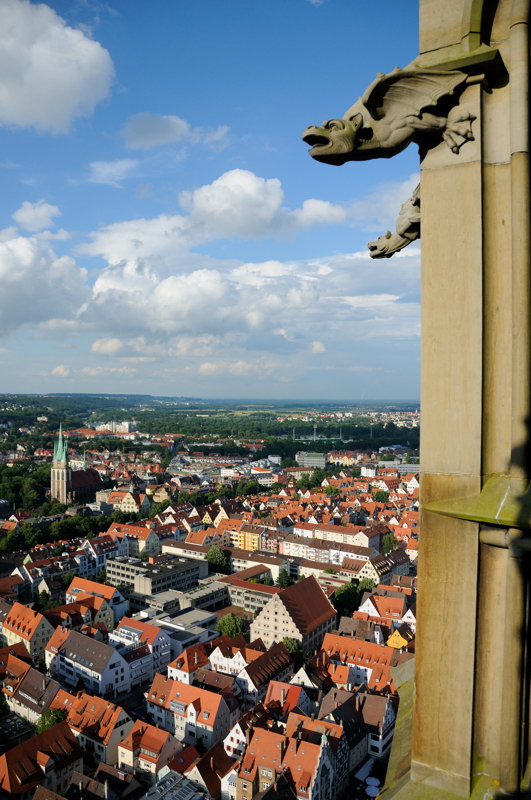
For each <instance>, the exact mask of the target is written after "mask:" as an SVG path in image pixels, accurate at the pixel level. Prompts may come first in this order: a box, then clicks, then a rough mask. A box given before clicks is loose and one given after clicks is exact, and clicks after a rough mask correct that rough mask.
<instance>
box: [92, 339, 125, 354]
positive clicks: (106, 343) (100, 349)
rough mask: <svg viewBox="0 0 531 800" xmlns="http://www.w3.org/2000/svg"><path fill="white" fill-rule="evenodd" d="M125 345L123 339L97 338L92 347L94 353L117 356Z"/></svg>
mask: <svg viewBox="0 0 531 800" xmlns="http://www.w3.org/2000/svg"><path fill="white" fill-rule="evenodd" d="M123 346H124V343H123V342H122V340H121V339H116V338H110V339H96V341H95V342H92V347H91V348H90V349H91V351H92V352H93V353H98V354H99V355H103V356H115V355H116V354H117V353H119V352H120V350H121V349H122V348H123Z"/></svg>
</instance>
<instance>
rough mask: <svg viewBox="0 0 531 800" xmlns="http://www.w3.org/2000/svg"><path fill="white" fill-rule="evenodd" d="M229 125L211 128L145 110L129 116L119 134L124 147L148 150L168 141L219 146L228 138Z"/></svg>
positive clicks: (169, 142) (173, 116) (168, 142)
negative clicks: (199, 126) (194, 125)
mask: <svg viewBox="0 0 531 800" xmlns="http://www.w3.org/2000/svg"><path fill="white" fill-rule="evenodd" d="M228 132H229V128H228V127H227V126H226V125H220V126H219V127H218V128H214V129H203V128H192V126H191V125H190V124H189V123H188V122H187V121H186V120H185V119H181V117H177V116H175V115H164V114H152V113H150V112H147V111H144V112H141V113H139V114H134V115H133V116H132V117H129V119H128V120H127V122H126V124H125V126H124V128H123V130H122V136H123V138H124V141H125V145H126V147H129V148H130V149H132V150H147V149H149V148H151V147H160V146H162V145H167V144H178V143H180V142H184V143H185V144H206V145H216V146H218V147H219V146H220V145H221V144H223V143H224V142H225V140H226V138H227V135H228Z"/></svg>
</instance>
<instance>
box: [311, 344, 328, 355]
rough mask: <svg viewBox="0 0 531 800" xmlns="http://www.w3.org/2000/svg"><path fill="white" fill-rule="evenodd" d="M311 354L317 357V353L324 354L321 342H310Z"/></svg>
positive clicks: (324, 349) (323, 346) (324, 348)
mask: <svg viewBox="0 0 531 800" xmlns="http://www.w3.org/2000/svg"><path fill="white" fill-rule="evenodd" d="M312 353H314V355H317V354H318V353H326V345H324V344H323V343H322V342H317V341H316V342H312Z"/></svg>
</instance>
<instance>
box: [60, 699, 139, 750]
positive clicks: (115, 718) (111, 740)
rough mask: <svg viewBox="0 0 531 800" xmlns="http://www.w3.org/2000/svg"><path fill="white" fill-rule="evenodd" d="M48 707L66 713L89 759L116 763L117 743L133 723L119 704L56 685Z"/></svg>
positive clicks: (73, 731) (126, 733)
mask: <svg viewBox="0 0 531 800" xmlns="http://www.w3.org/2000/svg"><path fill="white" fill-rule="evenodd" d="M51 708H57V709H59V710H61V711H64V712H65V713H66V722H67V723H68V726H69V727H70V730H71V731H72V733H73V734H74V736H76V738H77V740H78V742H79V744H80V745H81V747H82V748H83V751H84V753H85V755H86V757H87V758H88V759H89V760H90V761H94V762H96V763H101V762H103V763H104V764H111V765H114V764H116V761H117V758H118V744H119V742H120V741H121V740H122V739H123V738H124V736H127V735H128V734H129V733H130V731H131V729H132V728H133V724H134V723H133V720H132V719H131V717H130V716H129V714H128V713H127V712H126V711H125V710H124V709H123V708H122V707H121V706H117V705H115V704H114V703H111V702H109V701H108V700H104V699H103V698H102V697H97V696H93V695H91V694H87V693H86V692H79V693H78V694H77V695H74V694H69V693H68V692H65V691H64V689H60V690H59V691H58V692H57V694H56V695H55V697H54V699H53V701H52V704H51Z"/></svg>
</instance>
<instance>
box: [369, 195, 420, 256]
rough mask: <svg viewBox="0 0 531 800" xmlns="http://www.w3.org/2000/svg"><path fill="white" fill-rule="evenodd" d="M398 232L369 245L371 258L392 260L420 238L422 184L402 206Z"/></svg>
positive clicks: (397, 227) (387, 234)
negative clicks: (394, 255)
mask: <svg viewBox="0 0 531 800" xmlns="http://www.w3.org/2000/svg"><path fill="white" fill-rule="evenodd" d="M395 227H396V231H395V232H394V233H391V231H387V233H384V234H383V235H382V236H379V237H378V238H377V239H376V240H375V241H374V242H369V244H368V245H367V246H368V248H369V253H370V256H371V258H391V256H392V255H393V253H397V252H398V251H399V250H402V249H403V248H404V247H407V246H408V244H411V242H414V241H415V239H418V238H419V237H420V183H419V184H418V185H417V186H416V187H415V189H414V191H413V194H412V195H411V197H410V198H409V200H406V202H405V203H403V204H402V205H401V206H400V211H399V213H398V217H397V220H396V226H395Z"/></svg>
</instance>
